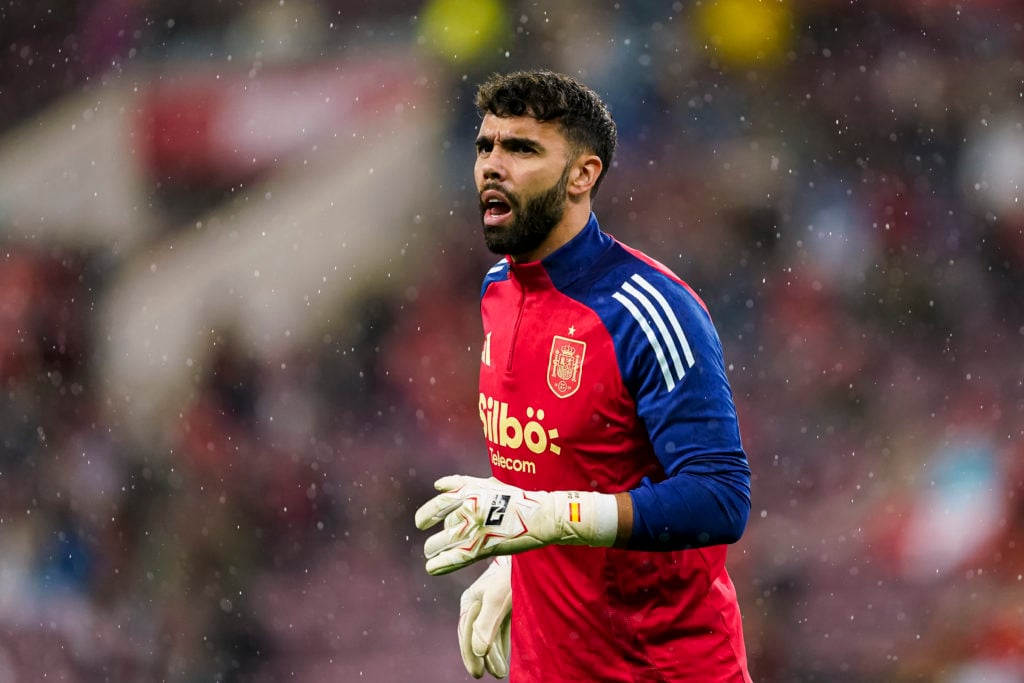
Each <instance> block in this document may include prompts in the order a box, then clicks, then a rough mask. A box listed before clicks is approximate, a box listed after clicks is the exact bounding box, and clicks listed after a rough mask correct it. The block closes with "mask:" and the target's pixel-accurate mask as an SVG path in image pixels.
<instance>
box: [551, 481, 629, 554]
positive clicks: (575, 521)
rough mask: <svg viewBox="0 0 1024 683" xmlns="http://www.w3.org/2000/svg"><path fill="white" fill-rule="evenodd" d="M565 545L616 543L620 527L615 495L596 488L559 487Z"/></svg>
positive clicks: (557, 500) (557, 501)
mask: <svg viewBox="0 0 1024 683" xmlns="http://www.w3.org/2000/svg"><path fill="white" fill-rule="evenodd" d="M552 496H554V497H555V504H556V514H558V516H559V522H560V523H559V527H560V529H561V531H562V533H561V538H560V539H559V540H558V541H556V542H557V543H560V544H563V545H589V546H594V547H598V548H608V547H611V546H612V545H614V544H615V538H616V536H617V535H618V531H619V506H618V503H617V502H616V500H615V496H613V495H611V494H607V493H595V492H593V491H556V492H554V493H552Z"/></svg>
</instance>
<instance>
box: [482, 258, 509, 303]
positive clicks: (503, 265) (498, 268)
mask: <svg viewBox="0 0 1024 683" xmlns="http://www.w3.org/2000/svg"><path fill="white" fill-rule="evenodd" d="M507 279H508V260H507V259H501V260H500V261H498V262H497V263H495V264H494V265H493V266H491V268H490V269H489V270H488V271H487V273H486V274H485V275H484V281H483V284H481V285H480V298H483V296H484V294H485V293H486V292H487V288H488V287H490V286H491V285H492V284H493V283H495V282H500V281H502V280H507Z"/></svg>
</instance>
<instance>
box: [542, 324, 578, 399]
mask: <svg viewBox="0 0 1024 683" xmlns="http://www.w3.org/2000/svg"><path fill="white" fill-rule="evenodd" d="M586 352H587V343H586V342H582V341H579V340H577V339H569V338H568V337H559V336H558V335H555V338H554V339H552V340H551V358H550V359H549V360H548V386H549V387H551V391H553V392H555V396H557V397H558V398H568V397H569V396H572V395H573V394H575V393H576V390H577V389H579V388H580V375H582V374H583V356H584V354H585V353H586Z"/></svg>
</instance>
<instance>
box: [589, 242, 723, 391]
mask: <svg viewBox="0 0 1024 683" xmlns="http://www.w3.org/2000/svg"><path fill="white" fill-rule="evenodd" d="M610 251H611V252H612V253H610V254H609V257H608V260H607V262H606V263H605V264H604V265H605V268H603V274H602V276H601V278H600V281H599V283H596V285H597V286H596V287H594V288H593V289H592V290H591V291H592V301H593V302H594V304H593V305H594V307H595V309H599V314H600V315H601V317H602V318H603V319H604V321H605V323H606V325H607V326H608V328H609V330H610V331H611V333H612V337H613V339H614V340H615V345H616V348H617V350H618V354H619V357H620V362H622V363H623V365H624V369H625V370H627V373H628V374H633V372H636V371H639V372H641V373H643V374H646V373H652V374H653V376H655V377H657V378H660V381H659V383H661V382H663V383H664V385H665V388H666V389H668V390H669V391H671V390H672V389H673V388H674V387H675V386H676V385H677V384H679V383H680V382H682V380H683V378H684V377H685V376H686V375H687V374H688V373H689V371H690V370H691V369H692V368H693V367H694V366H695V365H696V364H698V363H699V362H700V359H701V356H702V355H704V354H705V351H706V350H707V349H708V348H709V347H710V348H711V349H714V348H715V347H716V346H717V344H718V340H717V335H716V333H715V331H714V326H713V324H712V322H711V317H710V315H709V313H708V310H707V307H706V306H705V304H704V302H703V301H702V300H701V298H700V297H699V296H698V295H697V293H696V292H695V291H694V290H693V289H692V288H691V287H690V286H689V285H688V284H687V283H686V282H685V281H684V280H683V279H682V278H680V277H679V276H678V275H676V274H675V273H674V272H673V271H672V270H671V269H669V268H668V267H666V266H665V265H664V264H662V263H660V262H658V261H656V260H654V259H652V258H650V257H649V256H647V255H646V254H644V253H642V252H640V251H638V250H636V249H633V248H631V247H628V246H626V245H624V244H622V243H618V242H617V243H616V245H615V248H614V250H610Z"/></svg>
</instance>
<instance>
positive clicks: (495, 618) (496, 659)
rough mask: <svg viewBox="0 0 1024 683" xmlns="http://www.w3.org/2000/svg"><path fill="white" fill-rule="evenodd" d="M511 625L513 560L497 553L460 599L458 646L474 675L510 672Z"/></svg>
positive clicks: (463, 659)
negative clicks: (497, 555)
mask: <svg viewBox="0 0 1024 683" xmlns="http://www.w3.org/2000/svg"><path fill="white" fill-rule="evenodd" d="M511 629H512V560H511V559H510V558H508V557H504V556H503V557H496V558H494V560H493V561H492V562H491V566H490V567H488V568H487V570H486V571H485V572H484V573H483V574H481V575H480V578H478V579H477V580H476V581H474V582H473V583H472V584H471V585H470V587H469V588H467V589H466V590H465V592H464V593H463V594H462V599H461V600H460V601H459V650H460V651H461V652H462V663H463V664H465V665H466V671H468V672H469V673H470V675H471V676H473V678H480V677H481V676H483V675H484V670H485V669H486V670H487V672H488V673H490V674H491V675H492V676H494V677H495V678H504V677H505V676H507V675H508V656H509V641H510V640H511V638H510V636H511Z"/></svg>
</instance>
